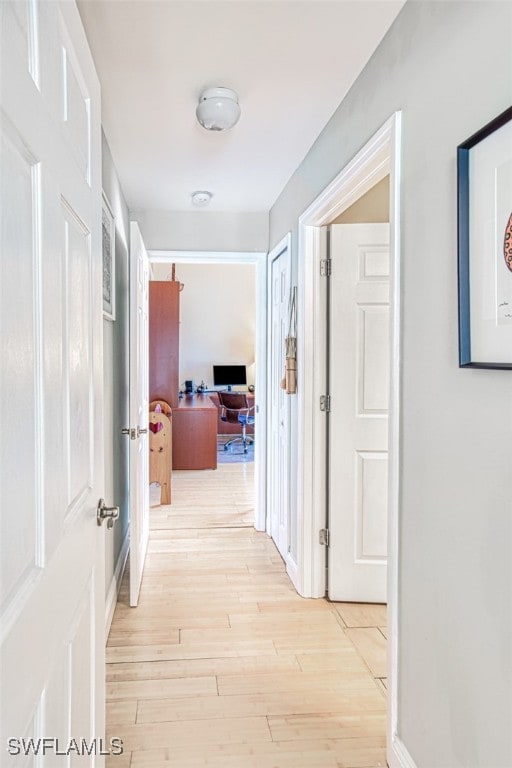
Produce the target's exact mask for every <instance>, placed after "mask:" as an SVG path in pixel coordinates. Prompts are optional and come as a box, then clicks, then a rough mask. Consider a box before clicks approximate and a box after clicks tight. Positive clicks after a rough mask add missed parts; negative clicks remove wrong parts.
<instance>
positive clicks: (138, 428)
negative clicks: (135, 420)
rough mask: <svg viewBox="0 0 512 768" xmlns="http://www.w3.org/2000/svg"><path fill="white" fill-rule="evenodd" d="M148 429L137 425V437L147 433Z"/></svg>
mask: <svg viewBox="0 0 512 768" xmlns="http://www.w3.org/2000/svg"><path fill="white" fill-rule="evenodd" d="M147 433H148V430H147V429H141V427H137V437H139V436H140V435H147Z"/></svg>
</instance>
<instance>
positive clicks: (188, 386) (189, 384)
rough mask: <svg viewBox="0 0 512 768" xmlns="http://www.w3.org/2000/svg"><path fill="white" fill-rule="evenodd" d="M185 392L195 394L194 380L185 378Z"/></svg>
mask: <svg viewBox="0 0 512 768" xmlns="http://www.w3.org/2000/svg"><path fill="white" fill-rule="evenodd" d="M185 394H186V395H193V394H194V382H193V381H192V380H191V379H186V380H185Z"/></svg>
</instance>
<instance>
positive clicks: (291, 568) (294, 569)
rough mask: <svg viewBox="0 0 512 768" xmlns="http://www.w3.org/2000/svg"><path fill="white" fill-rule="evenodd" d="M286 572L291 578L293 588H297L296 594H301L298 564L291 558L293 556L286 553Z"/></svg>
mask: <svg viewBox="0 0 512 768" xmlns="http://www.w3.org/2000/svg"><path fill="white" fill-rule="evenodd" d="M286 573H287V574H288V576H289V577H290V579H291V582H292V584H293V586H294V587H295V589H296V590H297V592H298V594H299V595H300V594H301V584H300V578H299V566H298V565H297V563H296V562H295V560H294V559H293V557H292V556H291V555H290V553H289V552H288V554H287V555H286Z"/></svg>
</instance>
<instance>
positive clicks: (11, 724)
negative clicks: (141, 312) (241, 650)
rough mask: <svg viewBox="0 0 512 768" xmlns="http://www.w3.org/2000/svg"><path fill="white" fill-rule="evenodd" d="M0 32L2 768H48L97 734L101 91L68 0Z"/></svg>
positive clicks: (17, 18)
mask: <svg viewBox="0 0 512 768" xmlns="http://www.w3.org/2000/svg"><path fill="white" fill-rule="evenodd" d="M0 22H1V46H0V48H1V67H0V72H1V89H0V90H1V97H2V111H1V169H2V170H1V187H0V189H1V201H0V210H1V214H0V215H1V260H0V292H1V313H0V317H1V332H0V344H1V360H2V365H1V369H0V387H1V394H0V410H1V436H2V439H1V446H2V447H1V508H2V513H1V535H0V541H1V547H2V551H1V566H0V567H1V608H0V625H1V643H2V645H1V657H2V658H1V661H2V665H1V681H0V690H1V692H2V695H1V728H2V734H1V738H0V744H1V751H2V758H1V760H0V762H1V763H2V765H4V764H5V765H6V766H7V765H20V766H29V765H30V766H35V765H36V763H37V765H43V763H44V764H45V765H56V764H57V763H59V764H60V762H61V761H62V758H59V757H57V756H56V749H57V746H59V747H60V749H61V750H62V749H63V748H64V749H66V748H67V745H68V744H69V743H70V741H71V740H72V739H78V740H79V742H80V740H81V739H84V740H86V742H87V744H88V745H90V744H91V743H92V740H93V739H95V738H96V739H100V738H101V737H102V735H103V732H104V715H103V711H104V644H105V638H104V626H105V584H104V580H105V574H104V557H105V554H104V535H105V533H104V531H105V527H104V526H103V527H99V526H98V525H97V521H96V508H97V504H98V500H99V497H100V496H101V495H102V492H103V436H102V418H103V414H102V406H103V403H102V388H103V382H102V256H101V154H100V153H101V143H100V142H101V134H100V91H99V83H98V81H97V78H96V74H95V71H94V66H93V63H92V59H91V57H90V53H89V50H88V47H87V42H86V39H85V35H84V33H83V29H82V26H81V23H80V18H79V15H78V11H77V9H76V6H75V4H74V3H68V2H63V3H57V2H56V3H42V2H41V3H36V2H6V1H5V0H4V2H2V3H0ZM43 736H45V737H47V738H49V742H47V745H46V753H45V756H44V758H43V757H41V752H40V756H39V757H38V758H36V757H35V756H34V749H35V747H36V746H37V739H38V738H41V737H43ZM30 738H34V739H36V742H35V743H34V748H33V749H31V748H30V745H28V747H27V742H26V741H25V743H23V742H22V740H23V739H25V740H26V739H30ZM56 739H59V745H57V742H56ZM27 749H28V751H27ZM8 755H10V757H9V756H8ZM76 760H78V757H76V753H74V756H73V758H71V763H70V762H69V761H66V760H65V761H64V762H65V764H66V765H71V764H73V765H74V764H75V761H76ZM82 763H83V764H85V763H87V765H92V764H93V763H94V765H103V758H102V757H100V756H98V757H96V758H93V757H90V758H89V759H88V760H87V761H84V760H81V764H82ZM62 764H63V765H64V763H62Z"/></svg>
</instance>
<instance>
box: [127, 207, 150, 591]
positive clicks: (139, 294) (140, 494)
mask: <svg viewBox="0 0 512 768" xmlns="http://www.w3.org/2000/svg"><path fill="white" fill-rule="evenodd" d="M148 283H149V260H148V254H147V252H146V248H145V246H144V242H143V240H142V235H141V233H140V229H139V225H138V224H137V222H135V221H132V222H131V223H130V605H132V606H136V605H137V603H138V601H139V592H140V585H141V582H142V574H143V571H144V561H145V559H146V550H147V546H148V538H149V445H148V423H149V325H148V304H149V299H148V296H149V290H148Z"/></svg>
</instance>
